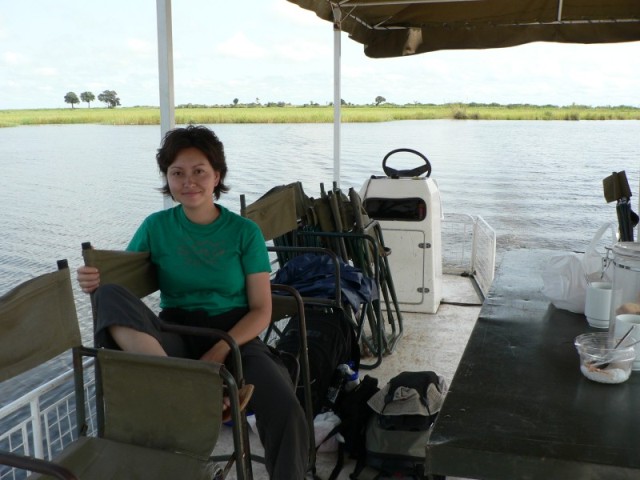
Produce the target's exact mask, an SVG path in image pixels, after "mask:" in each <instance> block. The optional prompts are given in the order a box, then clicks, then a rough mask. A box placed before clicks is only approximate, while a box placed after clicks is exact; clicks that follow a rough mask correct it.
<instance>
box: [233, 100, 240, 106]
mask: <svg viewBox="0 0 640 480" xmlns="http://www.w3.org/2000/svg"><path fill="white" fill-rule="evenodd" d="M239 101H240V100H238V99H237V98H234V99H233V105H234V106H236V105H238V102H239Z"/></svg>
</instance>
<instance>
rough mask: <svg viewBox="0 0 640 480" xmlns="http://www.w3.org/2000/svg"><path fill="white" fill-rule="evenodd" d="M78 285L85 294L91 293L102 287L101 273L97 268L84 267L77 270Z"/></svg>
mask: <svg viewBox="0 0 640 480" xmlns="http://www.w3.org/2000/svg"><path fill="white" fill-rule="evenodd" d="M76 273H77V277H76V278H77V279H78V284H79V285H80V288H81V289H82V291H83V292H85V293H91V292H93V291H94V290H95V289H96V288H98V287H99V286H100V272H99V271H98V269H97V268H95V267H87V266H86V265H83V266H82V267H78V270H76Z"/></svg>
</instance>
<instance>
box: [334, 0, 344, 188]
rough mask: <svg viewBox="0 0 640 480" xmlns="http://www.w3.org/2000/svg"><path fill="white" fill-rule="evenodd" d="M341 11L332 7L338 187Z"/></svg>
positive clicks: (340, 102)
mask: <svg viewBox="0 0 640 480" xmlns="http://www.w3.org/2000/svg"><path fill="white" fill-rule="evenodd" d="M341 21H342V12H341V11H340V9H339V8H337V7H333V181H334V183H335V184H336V185H337V186H338V187H340V122H341V107H342V105H341V104H342V95H341V93H340V77H341V73H340V55H341V53H340V50H341V49H340V47H341V43H340V42H341V37H340V33H341Z"/></svg>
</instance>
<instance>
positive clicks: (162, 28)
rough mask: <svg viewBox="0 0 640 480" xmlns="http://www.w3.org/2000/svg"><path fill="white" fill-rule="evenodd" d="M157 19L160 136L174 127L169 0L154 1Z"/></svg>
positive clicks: (168, 203) (167, 203)
mask: <svg viewBox="0 0 640 480" xmlns="http://www.w3.org/2000/svg"><path fill="white" fill-rule="evenodd" d="M156 11H157V13H156V15H157V19H158V78H159V82H158V83H159V88H160V92H159V93H160V136H161V138H164V136H165V135H166V133H167V132H168V131H169V130H171V129H172V128H173V127H175V101H174V93H173V34H172V21H171V0H156ZM171 206H173V200H172V199H171V198H170V197H165V198H164V207H165V208H169V207H171Z"/></svg>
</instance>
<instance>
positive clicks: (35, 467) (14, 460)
mask: <svg viewBox="0 0 640 480" xmlns="http://www.w3.org/2000/svg"><path fill="white" fill-rule="evenodd" d="M0 464H1V465H7V466H9V467H13V468H17V469H20V470H30V471H32V472H37V473H40V474H43V475H50V476H52V477H55V478H59V479H60V480H78V477H76V476H75V475H74V474H73V473H72V472H71V471H70V470H68V469H66V468H64V467H63V466H61V465H57V464H55V463H53V462H49V461H47V460H42V459H40V458H34V457H27V456H23V455H17V454H14V453H8V452H1V453H0Z"/></svg>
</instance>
